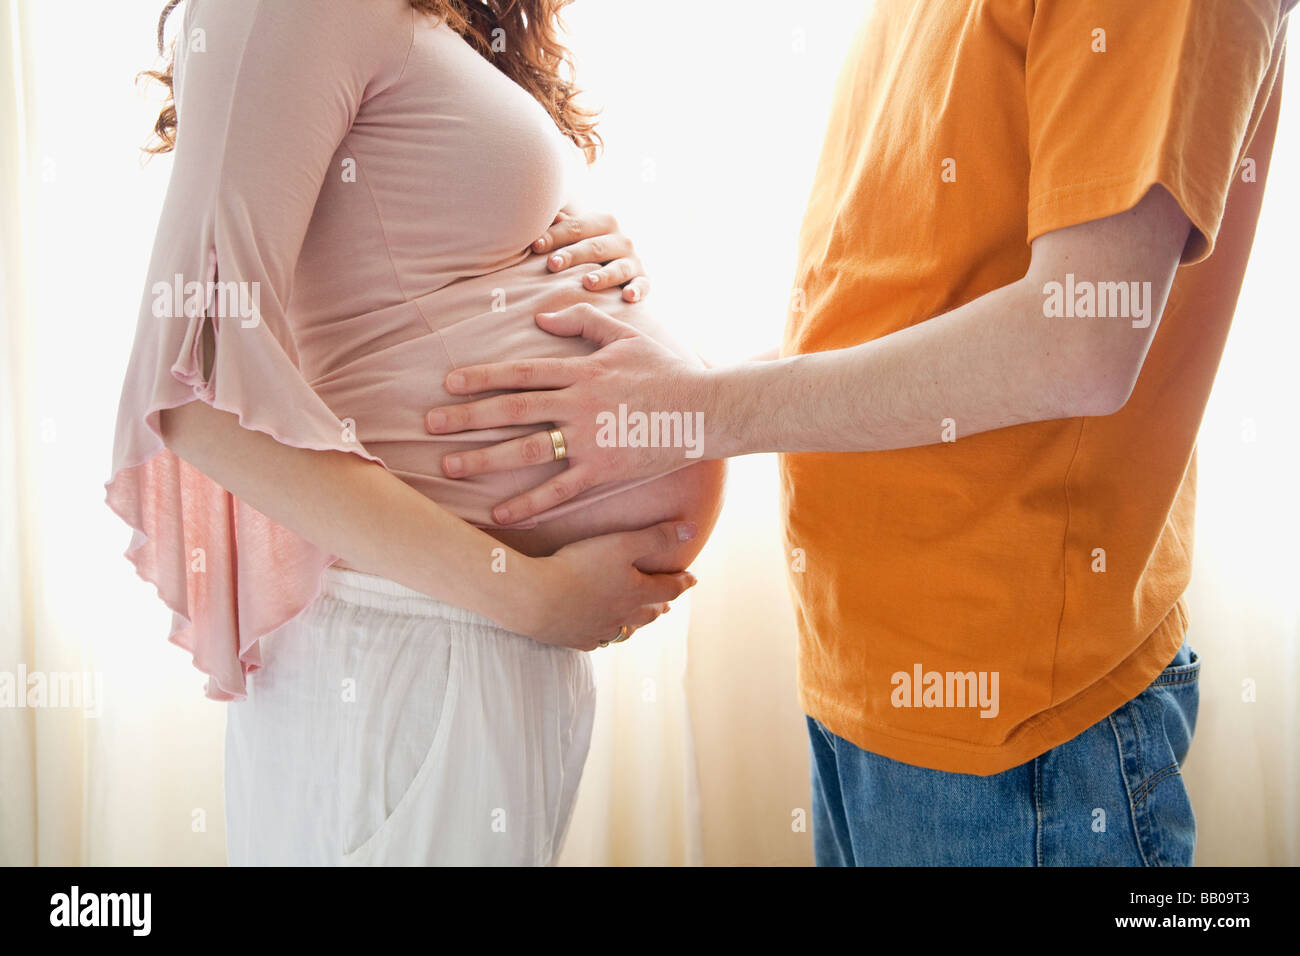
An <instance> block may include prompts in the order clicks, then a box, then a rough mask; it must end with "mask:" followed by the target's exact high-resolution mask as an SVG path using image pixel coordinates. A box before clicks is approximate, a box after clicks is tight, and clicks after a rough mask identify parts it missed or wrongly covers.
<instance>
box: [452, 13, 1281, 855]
mask: <svg viewBox="0 0 1300 956" xmlns="http://www.w3.org/2000/svg"><path fill="white" fill-rule="evenodd" d="M1294 3H1295V0H1149V2H1144V3H1133V2H1131V0H1098V2H1094V3H1079V2H1077V0H984V2H978V0H880V2H878V3H877V5H876V8H875V10H874V11H873V13H872V14H871V16H870V17H869V18H868V20H867V22H866V23H865V24H864V27H863V29H862V30H861V32H860V34H859V36H858V37H857V38H856V40H855V42H854V45H853V48H852V51H851V53H850V56H849V60H848V63H847V64H846V66H845V69H844V72H843V75H842V77H841V80H840V83H839V86H838V89H837V91H836V94H835V97H836V98H835V105H834V109H833V112H832V119H831V122H830V129H829V131H828V133H827V136H826V141H825V145H824V147H823V153H822V157H821V161H820V164H819V167H818V171H817V175H816V180H815V184H814V188H813V192H812V198H811V201H810V203H809V207H808V210H807V213H806V216H805V220H804V225H803V228H802V231H801V236H800V245H799V261H798V266H797V273H796V275H797V280H796V294H795V296H794V298H793V303H792V308H791V312H790V315H789V318H788V323H787V328H786V335H785V340H784V343H783V345H782V349H781V354H782V355H783V356H784V357H783V358H780V359H779V360H775V361H768V362H757V363H750V364H747V365H744V366H741V367H735V368H723V369H712V370H708V371H703V372H697V371H694V370H692V369H689V368H688V367H686V366H685V365H684V364H683V363H682V362H681V361H679V360H678V359H676V358H675V357H674V356H672V355H671V354H669V353H668V352H667V351H666V350H664V349H662V348H661V347H659V346H657V345H655V344H654V343H653V342H651V341H650V340H649V339H647V338H645V337H643V336H640V335H638V334H637V333H636V332H635V331H633V330H632V329H630V328H629V327H628V326H626V325H623V324H621V323H618V322H615V321H614V320H612V319H610V318H609V317H607V316H604V315H602V314H601V313H599V312H598V311H597V310H595V309H593V308H591V307H586V306H582V307H577V308H574V309H570V310H566V311H565V312H562V313H558V314H556V315H552V316H539V317H538V322H539V324H540V325H541V326H542V327H543V328H545V329H547V330H549V331H551V332H553V333H555V334H557V335H582V336H585V337H587V338H589V339H591V340H592V341H593V342H595V343H596V344H597V345H598V346H599V349H598V350H597V351H596V352H594V353H593V354H592V355H591V356H589V357H586V358H577V359H544V360H537V361H533V362H526V363H511V364H507V365H500V366H489V367H481V368H467V369H461V370H459V371H458V372H454V373H452V375H451V376H449V377H448V382H447V384H448V389H449V390H450V391H452V392H453V393H454V394H461V395H466V396H472V395H473V394H475V393H478V392H484V391H489V390H520V389H525V390H528V391H523V392H516V393H515V394H508V395H505V396H496V397H490V398H486V399H478V400H473V401H468V402H467V403H465V404H461V405H456V406H451V407H448V408H443V409H437V410H433V411H432V412H431V413H430V416H429V423H428V424H429V427H430V429H431V430H433V431H439V432H449V431H459V430H464V429H467V428H483V427H491V426H498V425H508V424H510V425H517V424H530V423H537V424H538V425H539V427H541V428H543V429H545V428H546V426H547V425H548V424H553V426H554V428H555V429H556V430H558V432H559V433H560V434H561V435H562V436H563V442H564V444H563V445H558V443H557V447H563V448H565V450H566V455H565V457H567V458H569V459H570V460H571V464H570V467H569V468H568V469H566V470H565V471H564V472H562V473H561V474H560V475H558V476H556V477H555V478H553V479H551V480H550V481H548V482H546V483H545V484H543V485H541V486H540V487H538V488H535V489H532V490H531V491H529V492H527V493H525V494H523V495H521V496H519V497H517V498H515V499H513V500H511V501H509V502H505V503H503V504H502V505H501V506H500V507H499V508H498V509H497V510H496V511H495V512H494V517H495V518H496V519H497V520H498V521H500V522H503V523H506V522H513V521H519V520H521V519H523V518H525V517H527V516H530V515H534V514H538V513H541V512H543V511H545V510H546V509H548V508H550V507H553V506H554V505H555V504H557V503H559V502H560V501H563V500H566V499H567V498H570V497H573V496H574V495H576V494H579V493H581V492H582V491H584V490H586V489H589V488H591V487H593V486H595V485H599V484H603V483H605V482H608V481H612V480H617V479H627V478H637V477H646V476H651V475H656V474H660V473H663V472H666V471H668V470H671V469H672V468H674V467H678V466H680V465H681V464H682V450H681V448H680V447H679V448H672V447H659V448H653V447H650V448H647V447H636V448H626V447H617V445H618V443H617V442H611V441H610V440H609V439H610V434H609V430H608V428H605V429H604V430H603V431H602V426H601V424H600V423H601V422H602V421H603V422H605V423H606V425H607V424H608V417H607V416H602V413H609V412H610V411H612V410H616V409H619V407H620V406H621V405H622V406H626V408H627V409H629V410H640V411H642V412H645V413H651V412H673V411H681V412H699V413H702V414H703V423H704V435H705V437H704V449H705V454H706V455H707V456H709V457H722V456H730V455H741V454H749V453H753V452H767V451H774V452H782V453H785V454H784V455H783V458H782V462H781V474H782V489H783V505H784V508H785V519H786V521H785V528H786V536H787V543H788V546H789V548H790V549H792V550H793V549H796V548H797V549H801V555H802V559H803V561H804V562H805V563H806V569H805V570H803V572H802V573H794V574H792V581H793V589H794V593H795V597H796V603H797V613H798V621H799V632H800V655H799V671H800V674H799V685H800V700H801V703H802V705H803V707H804V709H805V711H806V713H807V714H808V723H809V731H810V735H811V742H812V743H811V746H812V751H813V795H814V840H815V846H816V853H817V859H818V862H819V863H823V864H959V865H961V864H1003V865H1022V864H1023V865H1035V864H1037V865H1061V864H1120V865H1128V864H1132V865H1162V864H1189V863H1190V862H1191V858H1192V851H1193V847H1194V842H1195V824H1194V820H1193V817H1192V812H1191V806H1190V804H1189V802H1188V799H1187V794H1186V790H1185V788H1184V785H1183V781H1182V778H1181V776H1180V774H1179V767H1180V765H1181V764H1182V762H1183V759H1184V757H1185V755H1186V751H1187V748H1188V744H1189V743H1190V737H1191V731H1192V727H1193V726H1194V723H1195V717H1196V705H1197V690H1196V677H1197V673H1198V670H1199V663H1198V661H1197V659H1196V657H1195V654H1194V652H1192V651H1191V649H1190V648H1189V647H1188V646H1187V645H1186V644H1185V643H1184V636H1185V633H1186V630H1187V615H1186V612H1185V609H1184V604H1183V600H1182V593H1183V591H1184V590H1185V588H1186V585H1187V581H1188V578H1189V576H1190V571H1191V542H1192V516H1193V510H1194V509H1193V504H1194V492H1195V442H1196V433H1197V429H1198V427H1199V424H1200V420H1201V416H1202V413H1203V411H1204V408H1205V403H1206V400H1207V397H1208V395H1209V391H1210V387H1211V384H1212V381H1213V378H1214V374H1215V370H1216V367H1217V364H1218V361H1219V358H1220V355H1221V354H1222V350H1223V344H1224V339H1225V336H1226V334H1227V331H1228V326H1229V324H1230V321H1231V318H1232V313H1233V309H1234V306H1235V302H1236V298H1237V295H1238V292H1239V289H1240V286H1241V281H1242V275H1243V272H1244V269H1245V266H1246V261H1247V258H1248V256H1249V251H1250V245H1251V241H1252V238H1253V232H1254V227H1255V223H1256V220H1257V218H1258V215H1259V209H1260V203H1261V199H1262V194H1263V188H1264V182H1265V177H1266V173H1267V168H1268V162H1269V156H1270V153H1271V148H1272V142H1273V137H1274V130H1275V127H1276V122H1277V115H1278V108H1279V90H1280V86H1281V83H1280V77H1281V72H1282V60H1283V49H1284V38H1285V26H1284V17H1285V16H1286V14H1287V13H1288V12H1289V10H1290V8H1291V7H1292V6H1293V5H1294ZM1180 266H1181V268H1180ZM624 438H626V436H624ZM623 444H626V445H632V444H635V442H631V441H626V440H625V441H624V442H623ZM661 444H662V443H661ZM667 444H671V443H667ZM551 447H552V436H551V435H548V432H547V431H546V430H542V431H540V432H538V433H537V434H534V435H531V436H528V437H526V438H521V439H517V440H515V441H511V442H506V443H503V444H501V445H498V446H495V447H492V448H488V449H484V450H482V451H478V452H473V453H469V454H464V455H458V456H454V457H453V458H449V459H448V460H447V461H445V462H444V469H445V470H446V471H447V473H448V474H450V475H453V476H456V477H466V476H470V475H473V474H478V473H481V472H484V471H491V470H497V469H503V468H515V467H520V466H521V465H523V464H527V463H528V462H530V461H536V460H538V457H537V455H538V451H539V449H545V450H546V451H547V454H548V455H549V450H550V448H551Z"/></svg>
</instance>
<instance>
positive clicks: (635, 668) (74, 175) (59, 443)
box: [0, 0, 1300, 865]
mask: <svg viewBox="0 0 1300 956" xmlns="http://www.w3.org/2000/svg"><path fill="white" fill-rule="evenodd" d="M161 5H162V3H161V0H116V2H114V3H112V4H107V3H100V2H92V0H60V2H50V0H0V11H2V15H0V190H2V191H0V283H2V286H0V317H2V319H3V323H4V325H3V336H2V337H0V376H2V379H0V628H2V629H3V630H0V676H2V675H3V673H4V672H8V673H11V674H16V673H17V672H18V670H19V669H20V668H22V669H25V671H26V672H28V673H34V672H40V673H43V674H48V675H64V676H66V677H68V679H69V680H71V679H72V677H74V676H76V675H84V674H89V675H90V678H89V679H88V680H86V681H85V682H84V684H85V686H86V687H87V688H89V689H92V690H93V688H94V686H95V683H96V681H98V682H99V684H100V687H101V689H102V702H101V703H100V706H99V707H98V715H97V716H86V715H85V714H84V708H76V707H63V708H39V709H33V708H4V709H0V864H4V863H8V864H30V863H34V862H39V863H42V864H57V863H65V864H78V863H82V864H114V865H116V864H144V863H164V864H221V863H223V862H224V860H225V852H224V832H223V831H224V828H223V824H222V802H221V734H222V728H223V721H224V714H223V709H222V706H221V705H218V704H215V703H213V702H211V701H208V700H206V699H204V698H203V696H202V692H201V686H202V683H203V678H202V675H200V674H199V673H198V672H197V671H195V670H194V669H193V668H192V667H191V666H190V664H189V661H188V659H187V658H186V655H185V654H184V653H183V652H181V651H179V650H177V649H175V648H173V647H170V646H168V645H167V643H166V641H165V635H166V632H167V627H168V623H169V621H168V615H167V613H166V612H165V611H164V610H163V608H162V607H161V605H160V604H159V602H158V601H157V599H156V598H155V597H154V595H153V593H152V588H150V587H149V586H147V585H146V584H144V583H143V582H141V581H140V580H139V579H138V578H136V577H135V575H134V573H133V572H132V570H131V567H130V565H129V564H128V563H127V562H126V561H125V560H123V558H122V556H121V555H122V551H123V550H124V548H125V546H126V543H127V540H128V538H129V535H128V532H127V530H126V528H125V526H124V525H122V524H121V522H120V521H118V519H117V518H116V517H114V516H113V515H112V514H111V513H110V512H109V511H108V509H107V508H106V507H105V506H104V505H103V491H102V482H103V480H104V479H105V478H106V477H107V476H106V470H107V467H108V463H109V451H110V447H111V440H112V430H113V422H114V413H115V409H116V402H117V394H118V389H119V386H120V377H121V372H122V369H123V367H124V365H125V361H126V357H127V354H128V351H129V349H130V344H131V336H132V333H133V329H134V322H135V315H136V307H137V304H138V300H139V296H140V292H141V287H142V286H141V284H142V281H143V279H144V273H145V267H146V261H147V257H148V250H149V247H150V244H151V242H152V235H153V229H154V225H155V223H156V218H157V212H158V208H159V205H160V203H161V199H162V192H163V189H164V188H165V185H166V179H167V168H168V167H167V160H166V159H160V160H154V161H153V162H151V163H149V164H148V165H142V163H141V160H140V154H139V152H138V147H139V145H140V144H141V143H142V142H143V141H144V139H145V138H146V135H147V132H148V130H149V128H150V126H151V124H152V122H153V119H154V117H155V116H156V113H157V105H158V104H157V99H156V95H155V96H154V97H153V98H146V97H143V96H141V95H140V94H139V93H137V92H136V90H135V88H134V85H133V83H132V79H131V78H132V76H133V75H134V74H135V73H136V72H137V71H138V70H139V69H141V68H142V67H144V66H147V65H149V64H150V63H151V62H152V58H153V46H152V33H153V25H154V21H155V19H156V16H157V13H158V11H159V8H160V7H161ZM863 7H864V4H862V3H861V2H857V0H816V2H811V3H804V4H798V5H791V4H788V3H777V2H776V0H762V2H759V3H754V2H748V3H743V2H739V0H731V2H716V3H708V4H701V3H687V2H683V0H658V2H651V0H620V2H619V3H617V4H610V3H596V2H594V0H582V2H579V3H578V4H576V5H575V6H573V7H571V8H570V10H569V11H568V19H569V22H570V24H571V26H572V28H573V30H572V45H573V47H574V48H575V50H576V51H577V53H578V55H579V70H580V72H579V80H580V83H581V85H582V86H583V87H584V88H585V89H587V90H589V91H591V96H592V98H593V99H594V100H595V101H597V102H599V103H602V104H603V105H605V107H606V112H605V116H604V120H603V123H602V130H603V132H604V135H605V138H606V141H607V144H608V149H607V152H606V155H605V156H604V157H603V158H602V159H601V160H600V162H599V163H598V164H597V167H596V169H595V171H594V172H593V175H592V182H591V190H590V194H589V197H588V199H589V204H590V205H592V206H595V207H597V208H605V209H609V210H610V211H612V212H614V213H615V214H616V215H617V216H619V218H620V220H621V221H622V223H623V225H624V227H625V229H626V231H627V232H628V233H629V234H630V235H631V236H633V238H634V239H635V240H636V241H637V242H638V245H639V246H640V248H641V250H642V252H643V253H644V256H645V258H646V260H647V262H648V264H649V266H650V269H651V276H652V280H653V282H654V291H653V292H652V295H651V303H652V305H653V306H654V307H655V308H656V309H657V310H658V312H659V313H660V314H661V315H663V316H664V317H666V318H667V319H668V320H669V321H670V322H672V323H673V324H674V326H675V327H676V328H677V330H678V331H679V333H681V334H682V335H683V336H684V337H685V338H686V339H687V340H688V341H691V342H692V343H693V344H694V345H695V346H696V347H697V348H698V349H699V350H700V351H701V352H702V353H703V354H705V355H706V356H707V357H708V358H709V359H711V360H714V361H731V360H739V359H742V358H743V357H745V356H747V355H749V354H753V353H755V352H758V351H761V350H763V349H765V348H767V347H769V346H771V345H773V344H775V342H776V341H777V339H778V337H779V334H780V330H781V323H782V320H783V314H784V305H785V302H786V298H787V295H788V291H789V285H790V280H791V274H792V270H793V257H794V237H795V233H796V230H797V228H798V223H799V220H800V217H801V213H802V208H803V204H804V201H805V200H806V198H807V191H808V187H809V184H810V181H811V175H812V169H813V164H814V163H815V160H816V156H817V152H818V150H819V147H820V145H821V133H822V129H823V126H824V123H825V111H826V109H827V106H828V100H829V93H830V86H831V83H832V81H833V78H834V75H835V72H836V70H837V67H838V64H839V61H840V59H841V57H842V55H843V52H844V49H845V47H846V45H847V42H848V39H849V37H850V35H851V33H852V30H853V28H854V26H855V25H856V23H857V21H858V19H859V17H860V16H861V14H862V10H863ZM1297 86H1298V84H1297V82H1296V81H1295V80H1292V82H1291V91H1292V94H1293V95H1292V97H1291V99H1292V100H1293V101H1294V100H1295V99H1296V95H1300V89H1298V88H1297ZM1291 107H1292V108H1286V109H1284V115H1283V119H1282V133H1281V142H1280V143H1279V146H1278V153H1277V156H1276V158H1275V162H1274V170H1275V172H1274V176H1273V177H1272V180H1271V182H1270V183H1269V186H1268V190H1269V192H1268V199H1267V201H1266V204H1265V216H1264V219H1263V221H1262V222H1261V224H1260V231H1259V237H1258V239H1257V241H1256V254H1255V257H1254V260H1253V262H1252V266H1251V271H1250V275H1249V276H1248V279H1247V290H1246V293H1245V294H1244V296H1243V298H1242V303H1241V308H1240V309H1239V311H1238V316H1237V320H1236V327H1235V328H1234V330H1233V334H1232V336H1231V339H1230V342H1229V346H1228V353H1227V355H1226V356H1225V359H1224V365H1223V369H1222V372H1221V374H1220V380H1219V384H1218V386H1217V388H1216V392H1215V396H1214V399H1213V401H1212V403H1211V409H1210V413H1209V415H1208V416H1207V420H1206V423H1205V427H1204V428H1203V430H1202V441H1201V454H1200V460H1201V487H1200V513H1199V518H1198V521H1199V530H1198V539H1197V543H1196V551H1197V570H1196V576H1195V579H1194V581H1193V587H1192V593H1191V595H1190V599H1191V610H1192V617H1193V625H1192V626H1193V630H1192V640H1193V642H1194V644H1195V646H1196V647H1197V650H1198V652H1199V653H1201V655H1202V656H1203V658H1204V659H1205V669H1204V676H1203V687H1202V694H1203V703H1202V713H1201V720H1200V724H1199V727H1198V729H1197V735H1196V740H1195V743H1194V745H1193V749H1192V756H1191V759H1190V761H1189V766H1188V777H1189V781H1190V785H1191V787H1192V791H1193V798H1194V802H1195V804H1196V808H1197V814H1198V818H1199V821H1200V826H1201V848H1200V852H1199V854H1198V859H1199V862H1201V863H1245V862H1259V863H1291V864H1294V863H1297V862H1300V846H1298V843H1297V833H1296V820H1297V818H1298V817H1300V814H1298V812H1297V811H1298V810H1300V807H1298V806H1297V796H1296V795H1297V793H1298V792H1300V786H1297V784H1298V783H1300V780H1298V779H1297V777H1298V776H1300V771H1298V769H1297V752H1298V749H1300V748H1298V747H1297V744H1298V743H1300V740H1298V739H1297V720H1298V717H1297V714H1298V708H1297V699H1296V698H1297V690H1296V679H1297V651H1298V648H1300V630H1298V629H1300V621H1298V619H1297V601H1296V597H1295V591H1296V582H1297V580H1300V574H1297V571H1298V570H1300V567H1298V566H1297V558H1296V552H1295V548H1294V547H1293V545H1292V542H1294V541H1295V540H1296V538H1297V536H1300V513H1298V512H1297V506H1296V503H1295V498H1294V485H1295V476H1296V470H1297V464H1300V461H1298V460H1297V457H1298V453H1297V450H1296V447H1295V442H1294V438H1293V435H1294V430H1295V429H1294V416H1295V413H1296V409H1297V408H1298V407H1300V402H1297V397H1298V395H1297V389H1298V387H1300V386H1298V384H1297V377H1296V376H1295V375H1294V374H1293V372H1292V371H1291V370H1290V368H1289V367H1288V364H1289V363H1290V362H1293V361H1294V356H1295V355H1296V354H1297V345H1300V342H1298V341H1297V335H1298V333H1297V322H1296V318H1297V307H1296V305H1295V300H1294V295H1293V294H1292V292H1291V289H1290V288H1289V277H1290V275H1291V273H1292V271H1293V264H1292V263H1291V262H1289V261H1287V258H1286V253H1287V250H1288V248H1293V247H1294V242H1293V241H1292V238H1291V222H1293V221H1294V220H1295V219H1296V218H1297V213H1300V199H1298V193H1297V187H1296V186H1295V185H1294V184H1293V183H1292V181H1291V177H1289V176H1287V175H1285V174H1286V173H1287V172H1288V171H1289V170H1292V169H1295V168H1300V166H1298V165H1297V164H1298V163H1300V142H1297V140H1298V138H1300V112H1298V111H1297V110H1300V108H1295V104H1294V103H1292V104H1291ZM775 491H776V481H775V472H774V467H773V462H772V461H771V459H770V458H758V459H753V460H745V461H740V462H737V463H735V465H734V466H733V468H732V478H731V483H730V487H729V490H728V502H727V506H726V511H725V513H724V516H723V521H722V524H721V525H720V527H719V530H718V532H717V534H716V535H715V536H714V538H713V540H712V541H710V543H709V545H708V547H707V548H706V550H705V553H704V555H703V556H702V557H701V559H700V561H699V562H698V563H697V566H696V570H697V573H698V574H699V576H700V578H701V584H700V585H699V587H697V588H696V589H695V590H694V591H693V592H692V595H691V598H690V601H689V602H686V603H682V604H681V606H679V607H678V608H677V609H676V610H675V611H674V612H673V613H672V614H670V615H668V616H667V617H666V618H664V619H663V621H662V622H661V623H660V624H658V625H656V626H655V628H654V629H653V630H647V631H644V632H642V633H640V634H638V635H637V638H636V640H634V641H632V642H629V644H627V645H623V646H621V647H619V648H614V649H611V650H609V651H605V652H601V653H600V654H598V655H597V667H598V672H599V678H600V687H601V701H600V705H599V714H598V724H597V730H596V736H595V740H594V742H593V748H592V758H591V761H590V763H589V765H588V768H587V773H586V777H585V779H584V785H583V789H582V792H581V794H580V797H579V806H578V810H577V813H576V815H575V820H574V824H573V827H572V830H571V833H570V840H569V844H568V846H567V848H566V852H565V857H564V861H565V862H567V863H571V864H596V863H628V864H700V863H703V864H734V863H743V864H773V863H787V864H788V863H806V862H809V861H810V860H811V848H810V841H809V835H808V833H807V831H806V828H804V827H802V826H801V821H802V820H803V819H804V816H805V815H806V811H807V809H808V798H807V791H808V783H807V756H806V750H805V746H806V745H805V741H804V733H803V727H802V723H801V719H800V715H799V711H798V707H797V705H796V703H795V698H794V624H793V615H792V613H791V610H790V604H789V598H788V596H787V591H786V584H785V580H784V561H785V556H784V555H783V554H782V553H781V545H780V539H779V535H778V533H777V528H778V524H777V505H776V494H775ZM1243 682H1247V683H1243ZM1249 682H1253V683H1249ZM1252 694H1253V696H1252Z"/></svg>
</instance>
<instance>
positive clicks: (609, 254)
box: [546, 220, 632, 278]
mask: <svg viewBox="0 0 1300 956" xmlns="http://www.w3.org/2000/svg"><path fill="white" fill-rule="evenodd" d="M569 221H570V222H573V221H574V220H569ZM630 255H632V240H631V239H629V238H628V237H627V236H624V235H622V234H621V233H615V234H613V235H595V236H591V237H590V238H588V239H580V240H578V241H577V242H575V243H572V244H571V245H567V246H564V247H563V248H562V249H556V250H555V252H553V253H552V254H551V255H550V256H548V257H547V259H546V268H548V269H550V270H551V271H552V272H560V271H562V270H564V269H568V268H569V267H570V266H576V265H581V264H582V263H584V262H597V263H606V262H612V261H614V260H615V259H619V258H622V257H623V256H630ZM629 278H630V277H629Z"/></svg>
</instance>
